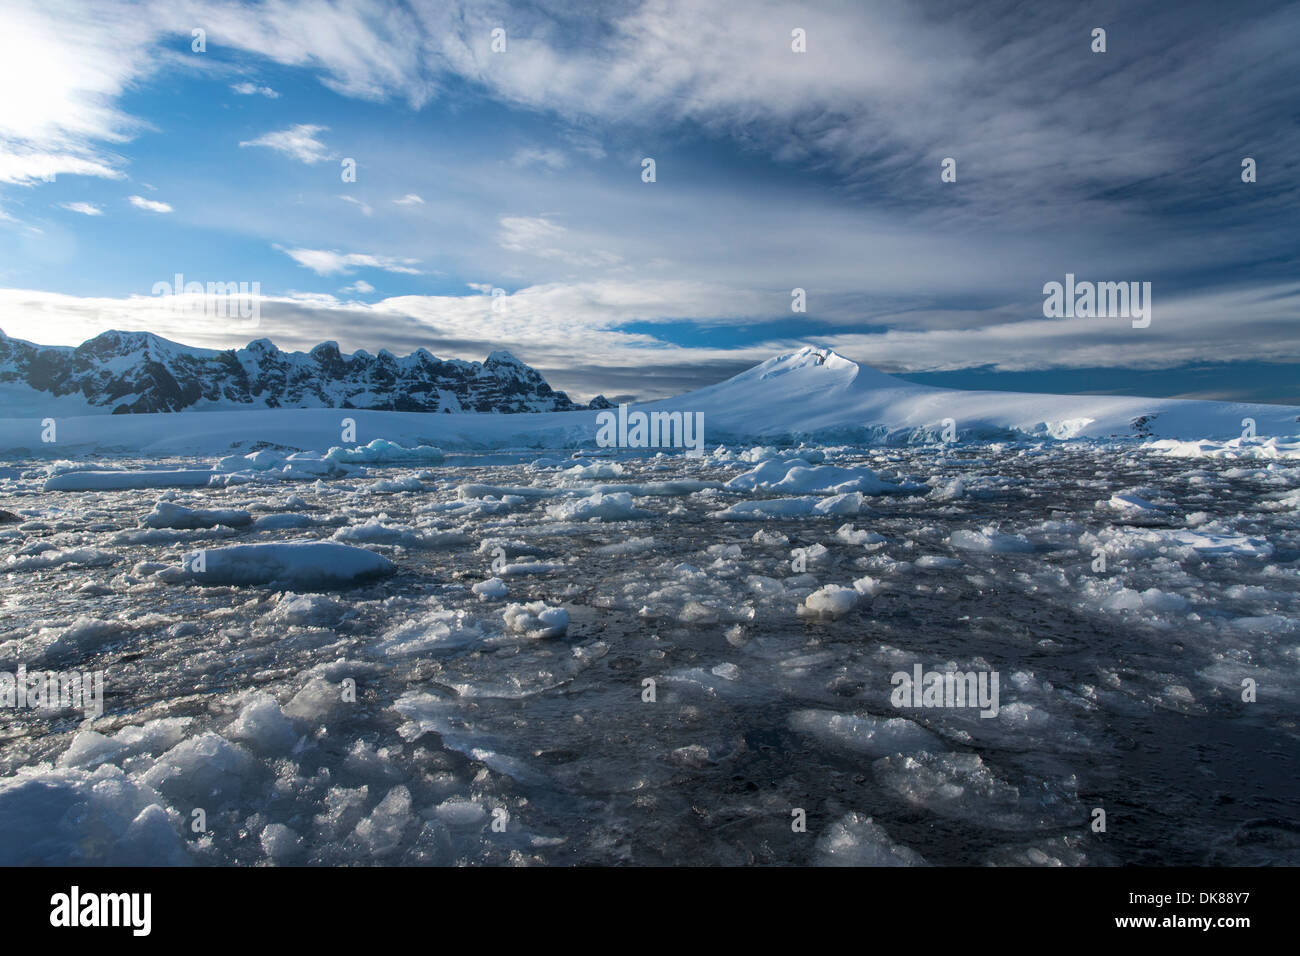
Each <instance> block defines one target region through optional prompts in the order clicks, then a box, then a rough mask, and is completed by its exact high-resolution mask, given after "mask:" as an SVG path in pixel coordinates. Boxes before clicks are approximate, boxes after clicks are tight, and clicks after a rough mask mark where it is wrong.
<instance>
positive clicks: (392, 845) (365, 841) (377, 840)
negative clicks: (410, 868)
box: [352, 784, 415, 857]
mask: <svg viewBox="0 0 1300 956" xmlns="http://www.w3.org/2000/svg"><path fill="white" fill-rule="evenodd" d="M414 822H415V817H414V815H413V814H412V813H411V791H410V790H408V789H406V787H404V786H402V785H400V784H399V785H398V786H396V787H393V789H392V790H389V791H388V795H387V796H385V797H384V799H383V800H381V801H379V804H378V805H377V806H376V807H375V809H374V810H372V811H370V816H368V817H366V818H365V819H364V820H362V821H361V822H360V823H358V824H357V828H356V829H355V830H354V831H353V832H352V835H353V836H354V837H355V838H356V840H357V842H358V843H359V844H360V845H361V848H362V849H363V850H364V851H365V852H367V853H369V854H370V855H371V856H374V857H384V856H388V855H390V854H392V853H394V852H395V851H396V850H398V849H399V848H400V847H401V845H402V836H403V835H404V834H405V833H406V831H407V829H408V828H409V827H410V826H411V824H412V823H414Z"/></svg>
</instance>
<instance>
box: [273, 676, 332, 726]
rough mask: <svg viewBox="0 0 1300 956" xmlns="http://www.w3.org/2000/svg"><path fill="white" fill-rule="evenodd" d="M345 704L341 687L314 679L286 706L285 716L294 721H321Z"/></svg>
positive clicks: (323, 680)
mask: <svg viewBox="0 0 1300 956" xmlns="http://www.w3.org/2000/svg"><path fill="white" fill-rule="evenodd" d="M342 702H343V692H342V690H341V689H340V687H339V685H337V684H331V683H330V682H329V681H327V680H325V678H323V677H313V678H312V679H311V680H309V681H308V682H307V683H306V685H304V686H303V688H302V690H300V691H298V693H296V694H294V695H293V697H292V698H291V699H290V700H289V703H287V704H285V705H284V708H283V710H284V715H285V716H286V717H292V718H293V719H294V720H307V721H312V722H315V721H319V720H324V719H326V718H328V717H329V716H330V715H331V714H333V713H334V711H335V709H336V708H338V707H339V706H340V705H341V704H342Z"/></svg>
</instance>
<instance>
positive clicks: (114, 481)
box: [43, 468, 213, 491]
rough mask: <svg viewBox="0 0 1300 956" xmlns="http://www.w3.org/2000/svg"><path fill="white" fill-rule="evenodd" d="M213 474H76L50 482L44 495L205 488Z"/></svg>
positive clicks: (183, 470) (182, 470)
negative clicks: (64, 492) (50, 492)
mask: <svg viewBox="0 0 1300 956" xmlns="http://www.w3.org/2000/svg"><path fill="white" fill-rule="evenodd" d="M212 475H213V472H212V471H210V470H208V469H206V468H204V469H193V468H179V469H175V470H172V471H74V472H67V473H65V474H61V475H54V476H53V477H51V478H48V479H47V480H46V482H45V485H44V486H43V490H45V491H129V490H132V489H136V488H203V487H206V486H207V484H208V482H209V481H210V480H211V479H212Z"/></svg>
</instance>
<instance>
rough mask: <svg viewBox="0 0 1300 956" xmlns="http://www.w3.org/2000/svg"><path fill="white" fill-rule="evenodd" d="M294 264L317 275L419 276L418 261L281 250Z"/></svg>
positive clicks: (308, 250)
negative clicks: (377, 271) (370, 273)
mask: <svg viewBox="0 0 1300 956" xmlns="http://www.w3.org/2000/svg"><path fill="white" fill-rule="evenodd" d="M281 251H283V252H284V253H285V254H286V255H288V256H289V257H290V258H291V259H293V261H294V262H296V263H298V265H300V266H304V267H306V268H308V269H310V270H312V271H313V272H315V273H316V274H317V275H322V276H325V275H333V274H335V273H338V272H348V271H350V270H352V269H354V268H366V269H382V270H384V271H385V272H398V273H404V274H407V275H419V274H420V270H419V269H416V268H415V265H416V263H418V262H419V260H418V259H404V258H399V257H397V256H372V255H367V254H366V253H360V252H347V253H344V252H338V251H334V250H327V249H284V250H281Z"/></svg>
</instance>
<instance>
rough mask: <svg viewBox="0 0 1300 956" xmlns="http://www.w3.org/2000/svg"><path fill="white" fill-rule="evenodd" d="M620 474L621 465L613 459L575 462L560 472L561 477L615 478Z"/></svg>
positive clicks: (621, 471) (621, 472) (621, 470)
mask: <svg viewBox="0 0 1300 956" xmlns="http://www.w3.org/2000/svg"><path fill="white" fill-rule="evenodd" d="M622 474H623V466H622V465H620V464H619V463H618V462H615V461H598V462H593V463H591V464H585V463H584V464H575V465H574V466H573V467H571V468H565V469H564V470H562V471H561V472H560V475H561V477H562V478H617V477H619V476H620V475H622Z"/></svg>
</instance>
